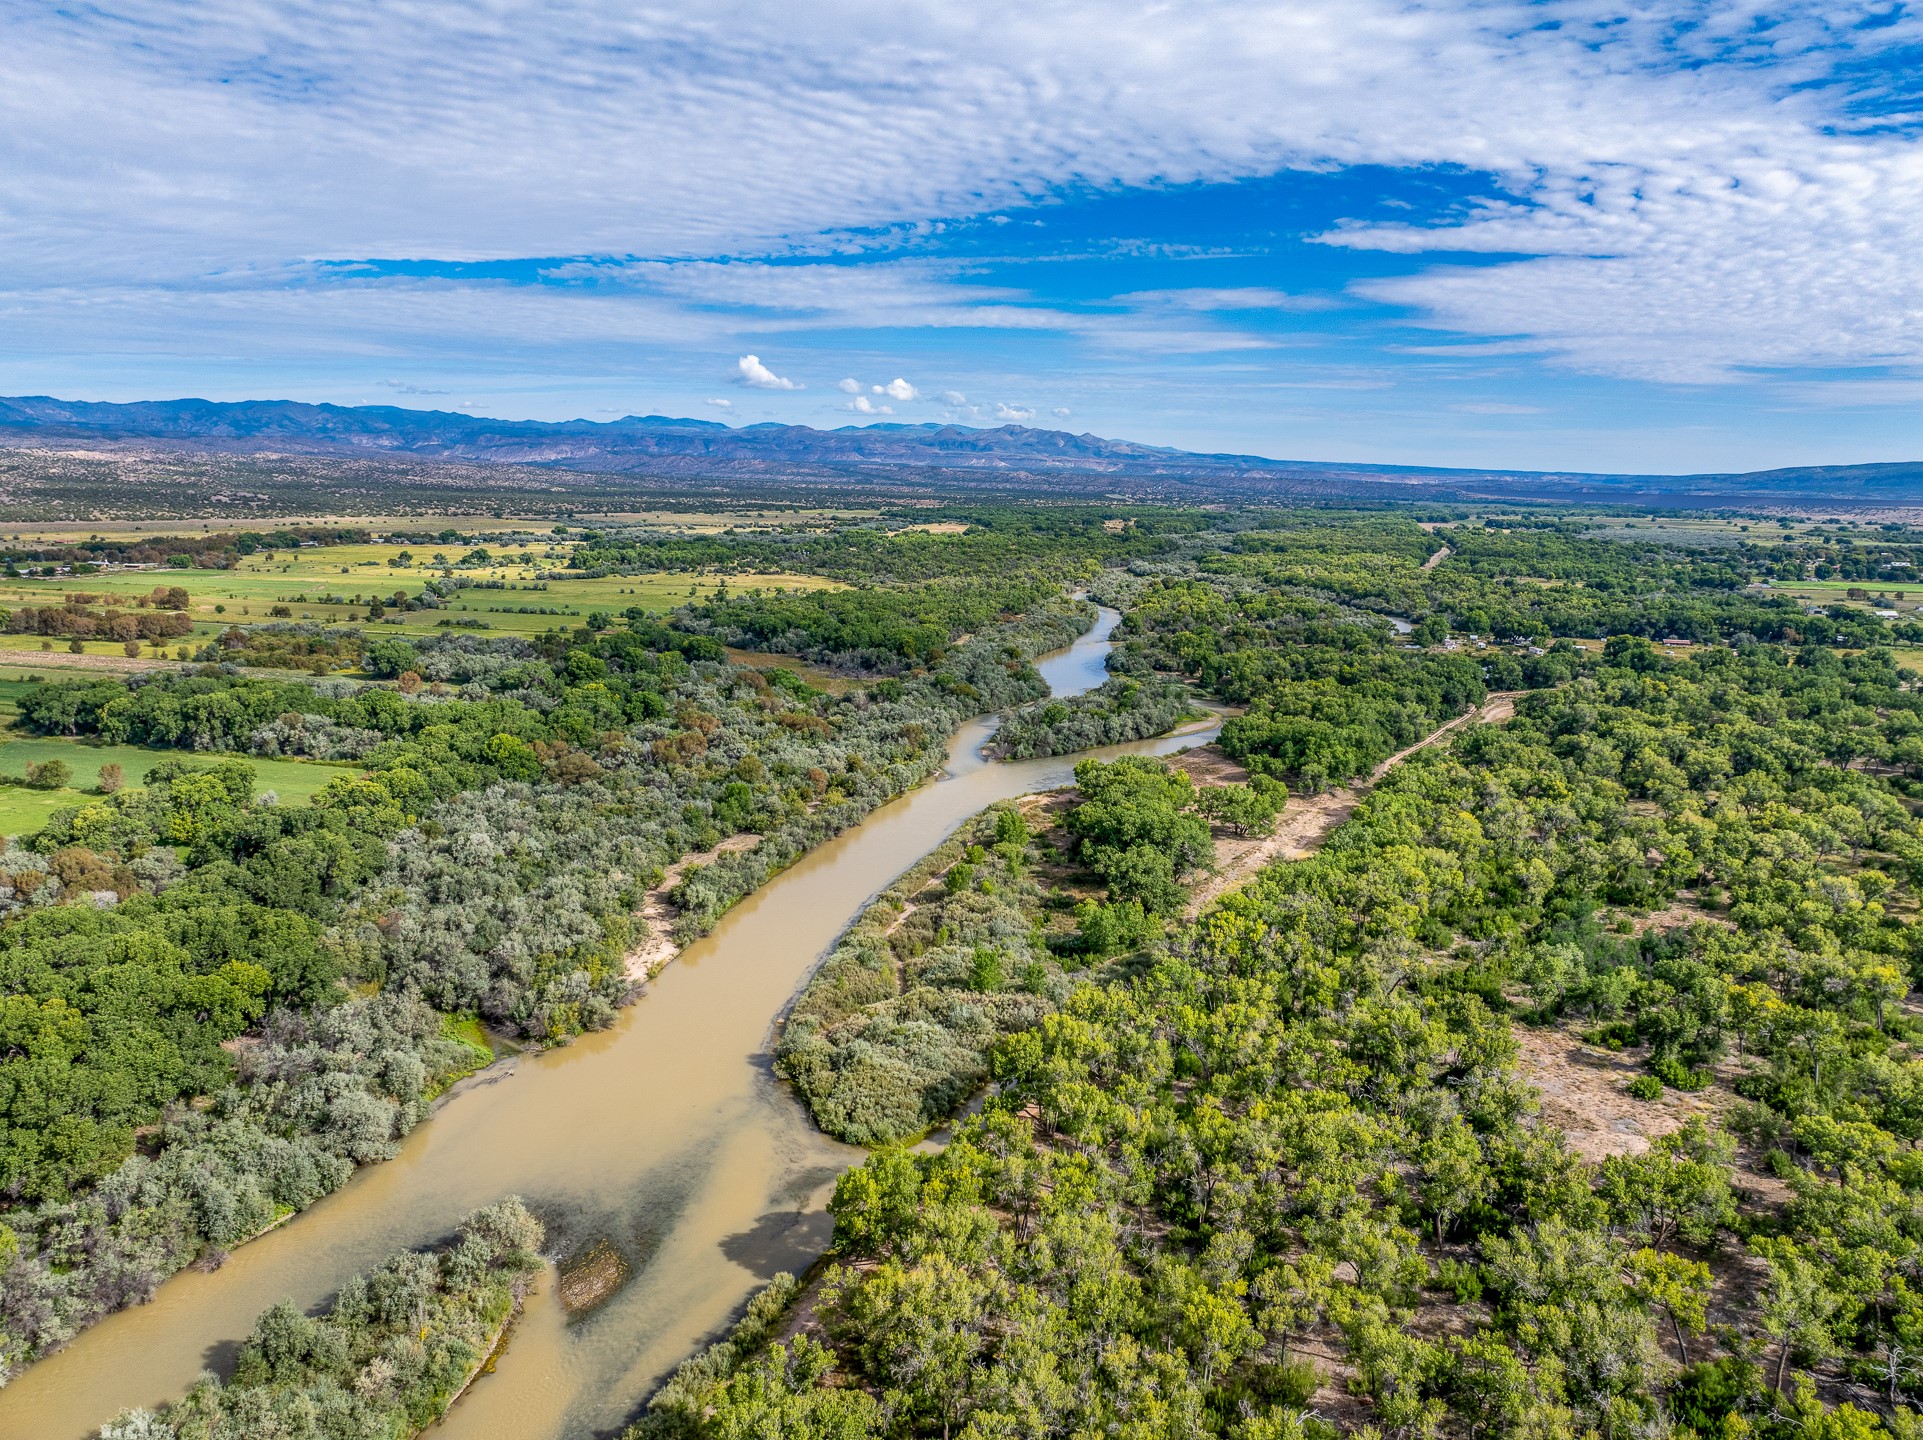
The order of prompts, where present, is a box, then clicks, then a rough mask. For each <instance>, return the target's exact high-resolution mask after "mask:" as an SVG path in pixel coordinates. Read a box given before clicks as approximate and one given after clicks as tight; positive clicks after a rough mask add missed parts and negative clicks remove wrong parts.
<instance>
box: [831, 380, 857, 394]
mask: <svg viewBox="0 0 1923 1440" xmlns="http://www.w3.org/2000/svg"><path fill="white" fill-rule="evenodd" d="M835 389H837V390H839V391H840V392H841V393H842V394H844V395H859V394H861V381H859V380H856V379H854V378H852V377H851V378H849V379H847V380H842V381H839V382H837V383H836V385H835Z"/></svg>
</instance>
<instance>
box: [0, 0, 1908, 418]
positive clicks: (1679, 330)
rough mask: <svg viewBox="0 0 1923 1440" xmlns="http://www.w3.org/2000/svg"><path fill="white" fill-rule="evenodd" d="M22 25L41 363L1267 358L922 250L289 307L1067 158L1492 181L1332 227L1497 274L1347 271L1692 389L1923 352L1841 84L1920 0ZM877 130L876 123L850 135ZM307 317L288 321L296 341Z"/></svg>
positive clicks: (909, 208)
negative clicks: (478, 264) (969, 328)
mask: <svg viewBox="0 0 1923 1440" xmlns="http://www.w3.org/2000/svg"><path fill="white" fill-rule="evenodd" d="M13 11H14V13H9V15H8V17H7V26H8V30H7V44H6V45H4V46H0V133H4V134H5V135H6V136H7V147H8V156H7V163H6V165H5V166H4V167H0V213H4V214H6V215H7V217H8V224H7V235H6V242H5V243H6V264H5V267H4V273H5V275H6V276H7V278H8V283H9V284H10V285H11V287H12V289H10V290H5V291H0V315H4V316H5V317H6V324H5V329H6V331H7V335H8V339H9V344H10V346H11V347H12V348H13V349H14V350H15V352H16V353H19V354H48V355H52V354H63V355H65V354H76V353H82V347H86V346H90V345H91V346H93V347H94V349H93V352H91V353H108V352H113V353H119V352H120V351H121V350H122V349H123V348H124V349H126V350H129V351H143V350H145V349H146V348H147V347H151V348H152V351H153V353H155V354H156V355H172V356H177V355H179V354H182V353H218V354H233V353H250V354H251V353H253V351H252V348H251V347H252V346H254V345H256V344H258V345H261V346H264V347H267V348H274V347H279V346H286V347H288V348H290V349H291V348H293V347H295V346H296V345H297V344H298V345H304V346H307V347H309V348H310V349H311V348H314V347H320V348H327V347H332V346H338V347H339V349H340V351H341V352H342V353H354V354H358V355H360V356H362V357H366V356H368V355H370V354H385V353H391V350H390V348H389V347H391V346H394V345H396V344H397V343H399V342H404V341H405V342H409V343H417V344H425V343H428V342H429V341H438V340H441V339H444V338H445V337H446V336H447V335H448V334H450V333H453V332H454V331H457V330H458V331H460V332H461V333H467V332H468V331H471V330H478V329H481V328H483V323H482V322H483V321H484V319H485V318H486V316H487V314H488V313H489V312H490V311H493V312H494V314H495V318H496V323H497V324H505V323H507V322H510V321H520V322H522V323H523V325H524V328H523V329H520V330H518V331H515V332H513V334H512V338H513V339H514V341H515V342H516V343H525V344H527V345H530V346H533V345H537V344H541V343H545V342H546V340H547V337H549V336H551V335H553V334H554V333H555V332H554V331H552V330H550V329H548V328H545V326H544V324H543V317H544V316H546V315H555V316H564V317H568V318H567V321H566V327H564V328H565V329H566V330H568V331H569V332H570V333H572V332H574V331H592V330H597V329H598V330H601V331H616V330H623V329H630V328H631V329H634V330H636V331H640V332H643V333H650V332H648V324H647V321H648V317H649V316H652V317H654V318H655V319H657V320H659V322H660V324H661V326H662V328H661V329H659V330H656V331H654V332H651V333H652V334H654V335H655V336H657V337H659V336H666V337H667V339H666V340H665V341H662V342H661V343H672V342H674V341H676V340H677V339H678V337H680V336H681V335H682V334H684V333H686V332H700V333H701V334H702V335H703V336H708V335H712V334H715V333H728V334H732V333H733V332H734V330H735V329H748V328H751V327H747V326H745V325H744V324H743V323H742V322H743V321H744V319H745V318H746V317H747V315H748V314H749V313H750V312H752V314H754V315H758V316H762V317H766V316H767V315H769V314H770V313H773V314H775V315H777V316H778V317H781V318H783V320H784V322H785V323H787V324H790V325H793V326H795V327H797V328H799V327H803V326H817V327H824V328H825V327H830V326H849V325H863V324H866V325H876V326H881V325H887V324H902V325H925V326H930V327H940V326H959V325H974V326H995V327H998V328H1002V329H1009V330H1014V329H1025V328H1033V329H1048V330H1056V331H1070V332H1076V333H1082V334H1086V335H1088V336H1091V337H1093V338H1096V339H1099V340H1100V341H1101V342H1102V343H1103V344H1104V345H1107V346H1109V347H1110V348H1114V349H1118V350H1128V349H1136V350H1156V351H1161V352H1165V353H1166V352H1179V351H1182V350H1184V349H1186V350H1189V351H1193V352H1196V353H1202V352H1206V351H1209V350H1219V349H1223V348H1238V347H1239V348H1245V349H1254V348H1256V347H1257V346H1259V345H1261V344H1263V343H1265V342H1263V341H1261V340H1260V339H1259V338H1255V337H1247V336H1236V335H1234V334H1232V333H1230V332H1228V331H1226V330H1225V329H1223V328H1221V327H1220V326H1219V325H1218V323H1217V322H1216V321H1215V320H1214V319H1212V318H1211V317H1213V316H1215V315H1217V314H1218V313H1227V314H1231V315H1232V314H1233V313H1234V312H1235V311H1237V310H1260V309H1291V308H1301V306H1302V305H1303V304H1304V303H1305V302H1304V301H1303V299H1302V297H1298V296H1290V295H1288V294H1287V293H1286V292H1284V291H1281V290H1266V289H1263V288H1261V287H1248V288H1246V289H1242V290H1236V289H1229V290H1220V291H1209V290H1198V291H1194V292H1186V291H1164V292H1153V291H1151V292H1142V293H1141V294H1139V295H1137V296H1136V297H1135V298H1134V299H1133V300H1131V301H1129V302H1128V308H1129V310H1130V314H1129V315H1126V316H1115V315H1110V316H1108V317H1104V318H1102V319H1099V320H1098V319H1097V318H1094V317H1088V316H1075V315H1068V316H1064V315H1062V314H1059V313H1053V312H1048V311H1045V310H1043V309H1042V308H1041V307H1037V306H1033V305H1029V304H1027V303H1025V297H1021V296H1019V295H1009V294H1005V293H1004V294H999V295H998V294H996V293H994V292H993V291H992V290H991V289H990V288H989V287H987V286H979V287H977V286H974V285H973V284H968V285H964V284H961V283H958V281H957V280H956V276H955V274H954V273H953V272H950V273H945V274H943V273H937V272H936V271H934V270H931V269H926V268H924V269H923V270H922V271H920V272H916V271H912V270H906V269H890V268H888V267H884V266H875V265H867V264H860V263H848V264H835V265H827V264H822V265H793V266H783V265H739V264H713V265H703V264H700V263H691V262H684V261H673V262H648V263H649V264H650V265H653V266H654V267H655V268H654V269H653V270H652V271H650V272H648V273H649V277H650V278H649V279H648V281H647V283H648V284H651V285H652V286H654V290H653V291H652V292H651V295H650V296H648V297H643V298H642V300H640V301H639V302H637V303H636V304H634V305H626V304H625V303H624V302H623V301H622V300H620V299H618V298H615V297H611V296H608V295H606V294H597V295H593V296H584V297H574V298H575V299H578V304H579V311H586V310H596V311H598V312H604V313H607V314H609V315H611V316H612V317H613V318H607V319H601V318H596V319H593V320H589V319H586V318H574V317H575V316H576V315H577V314H578V313H579V311H576V310H570V309H569V308H568V304H569V301H568V300H559V301H557V300H548V299H544V300H542V301H541V302H539V303H535V302H522V301H518V300H507V301H503V302H502V303H501V304H500V306H499V307H498V309H496V307H495V306H494V303H493V302H494V301H495V300H496V299H497V298H498V297H499V295H500V290H499V289H498V288H491V287H489V286H488V285H487V284H485V283H484V282H476V281H470V280H446V281H439V282H434V283H433V284H428V285H423V284H418V283H414V282H413V281H412V280H386V281H379V282H370V283H369V288H368V290H367V291H366V292H363V293H358V294H354V295H350V296H348V297H347V298H346V299H339V298H336V297H333V296H330V297H327V298H326V299H324V300H323V299H320V298H316V297H315V296H314V295H312V294H307V295H302V294H296V293H291V292H294V291H297V290H299V289H300V287H303V286H307V287H313V280H314V277H313V275H312V273H311V272H310V271H308V270H307V269H305V268H304V261H305V259H307V258H311V257H335V258H344V259H350V260H359V259H364V258H365V257H368V256H406V257H442V258H448V259H472V260H491V259H503V258H517V257H527V256H562V255H582V254H589V255H603V254H604V255H617V256H625V255H650V256H669V257H689V256H748V255H760V256H776V257H779V256H783V255H792V254H798V253H802V252H810V253H819V251H820V250H821V249H822V248H824V245H825V246H826V247H827V248H832V246H833V245H834V244H835V243H844V244H845V248H847V249H850V250H854V249H859V248H860V246H861V243H862V242H861V241H860V238H859V237H860V236H861V235H863V234H867V233H871V232H876V231H880V230H883V229H889V227H894V229H893V230H891V232H890V233H894V232H895V231H899V232H901V233H910V232H913V231H914V229H915V227H920V226H926V225H929V224H931V223H933V222H937V221H940V220H943V219H944V218H949V217H957V216H963V215H978V216H985V217H996V218H1003V219H1005V218H1008V217H1006V216H1001V215H999V214H998V212H1000V211H1002V210H1003V209H1004V208H1006V207H1012V206H1017V205H1022V204H1024V203H1026V202H1027V201H1029V200H1031V199H1033V198H1034V197H1036V196H1045V195H1048V194H1051V193H1054V192H1056V191H1057V190H1059V189H1061V188H1062V187H1065V186H1071V185H1073V186H1078V187H1087V188H1090V189H1094V190H1098V191H1100V190H1114V189H1118V188H1122V187H1128V186H1153V185H1175V184H1183V183H1188V182H1207V181H1232V180H1237V179H1243V178H1247V177H1252V176H1261V175H1268V174H1274V173H1276V172H1278V171H1281V170H1284V169H1290V168H1295V169H1313V170H1320V171H1327V170H1331V169H1337V168H1340V167H1344V166H1352V165H1362V164H1367V165H1379V166H1390V167H1404V168H1413V167H1434V168H1438V169H1444V170H1446V169H1448V168H1449V167H1460V168H1464V169H1467V170H1471V171H1476V172H1488V173H1491V174H1493V175H1495V176H1497V177H1499V178H1500V180H1501V183H1502V185H1503V186H1504V187H1506V189H1507V191H1508V192H1509V195H1510V197H1511V198H1509V199H1506V200H1499V201H1492V202H1491V203H1489V204H1486V205H1484V206H1482V207H1480V208H1479V209H1477V210H1476V211H1474V212H1473V213H1472V214H1469V215H1467V216H1465V217H1460V218H1452V219H1448V220H1445V221H1443V222H1439V223H1432V224H1413V225H1403V226H1382V225H1374V226H1370V225H1363V226H1349V227H1344V228H1341V229H1339V230H1337V231H1335V232H1333V233H1332V235H1331V236H1330V237H1329V238H1330V239H1331V240H1332V242H1333V243H1338V244H1342V245H1347V246H1352V247H1367V248H1374V249H1379V250H1388V251H1395V252H1400V253H1407V254H1425V253H1434V252H1439V251H1460V252H1464V253H1476V254H1482V255H1486V256H1489V257H1492V258H1491V261H1490V263H1486V264H1481V265H1475V266H1459V265H1452V266H1448V267H1444V268H1439V269H1436V270H1433V271H1429V272H1425V273H1423V274H1419V275H1416V276H1412V277H1402V278H1398V279H1393V280H1379V281H1375V282H1372V283H1370V284H1368V285H1366V286H1361V287H1358V291H1357V293H1358V295H1359V296H1360V297H1362V298H1366V299H1372V300H1376V301H1382V302H1387V303H1392V304H1396V305H1402V306H1408V307H1410V308H1411V310H1412V311H1413V313H1414V315H1415V316H1416V318H1417V319H1418V320H1420V321H1421V322H1423V323H1426V324H1429V325H1432V326H1434V327H1436V328H1438V329H1441V330H1445V331H1453V332H1456V333H1461V334H1464V335H1470V336H1498V337H1506V338H1508V339H1510V340H1512V341H1521V342H1523V343H1525V344H1527V345H1529V346H1532V347H1533V348H1534V351H1535V353H1538V354H1542V355H1546V356H1549V357H1551V358H1553V359H1555V360H1556V361H1558V362H1561V363H1564V364H1568V365H1571V366H1575V367H1577V368H1580V369H1584V370H1593V371H1598V372H1601V373H1607V374H1618V375H1627V376H1635V377H1642V378H1655V379H1663V380H1674V381H1686V382H1701V381H1716V380H1729V379H1732V378H1736V377H1741V376H1743V375H1745V374H1747V373H1749V372H1750V371H1751V370H1753V369H1754V368H1755V367H1778V368H1789V367H1804V366H1830V367H1851V366H1885V365H1898V366H1901V365H1908V364H1916V363H1923V267H1919V266H1918V265H1917V264H1916V263H1915V258H1914V257H1915V256H1916V255H1917V254H1918V253H1920V252H1923V156H1920V154H1919V148H1918V144H1917V142H1916V140H1915V139H1914V136H1913V133H1912V129H1910V128H1906V127H1905V126H1904V125H1901V124H1894V125H1889V126H1887V127H1883V128H1876V127H1874V126H1872V125H1869V124H1867V123H1865V122H1864V121H1863V120H1862V118H1861V117H1860V116H1859V115H1857V114H1855V113H1853V112H1852V111H1851V109H1850V108H1849V107H1850V106H1851V105H1852V104H1853V103H1855V102H1856V101H1857V100H1859V99H1860V98H1861V97H1862V96H1863V95H1864V93H1865V92H1864V89H1863V87H1864V85H1866V84H1867V83H1869V81H1868V80H1866V78H1865V77H1871V76H1874V75H1875V74H1876V73H1877V67H1878V66H1881V67H1882V72H1883V73H1884V74H1886V75H1888V76H1890V77H1891V81H1890V83H1891V84H1892V85H1894V84H1896V83H1897V82H1898V81H1899V80H1900V78H1901V67H1902V66H1903V65H1905V64H1906V63H1907V62H1906V61H1905V60H1904V55H1905V51H1904V49H1903V47H1905V46H1913V45H1915V44H1917V43H1918V40H1919V38H1920V37H1923V15H1919V14H1918V13H1915V12H1914V11H1913V10H1909V9H1900V8H1892V7H1891V6H1890V5H1889V3H1888V0H1821V3H1818V4H1805V5H1801V6H1796V5H1788V6H1783V5H1779V6H1777V7H1774V8H1770V7H1765V6H1764V5H1762V4H1760V3H1758V0H1664V3H1661V4H1653V5H1631V6H1621V5H1617V6H1607V5H1601V4H1597V3H1595V0H1540V3H1531V0H1427V3H1422V4H1411V3H1408V0H1198V3H1196V4H1194V5H1191V6H1186V7H1175V8H1170V7H1154V6H1140V7H1117V6H1115V5H1113V4H1111V3H1102V0H1020V3H1018V0H981V3H979V4H977V5H975V6H971V7H967V8H966V9H957V8H955V7H936V6H931V7H903V6H900V5H899V4H893V3H883V0H849V3H847V4H844V5H841V6H837V7H831V8H830V9H829V10H827V11H823V10H821V9H820V7H812V8H811V7H794V6H774V5H769V4H765V3H755V0H722V3H721V4H720V5H719V6H717V7H693V8H689V7H682V8H679V9H677V8H675V7H652V8H649V7H636V6H633V5H631V4H623V3H619V0H560V3H537V0H495V3H492V4H490V5H487V6H483V7H475V6H472V5H468V4H461V3H457V0H418V3H415V4H410V5H408V6H406V7H388V8H385V9H382V8H375V9H371V10H367V9H363V10H357V11H355V12H353V14H352V16H351V17H349V16H348V14H347V12H344V11H343V10H341V8H340V7H338V6H337V5H332V4H328V3H326V0H276V3H273V4H267V3H263V0H115V3H114V4H113V5H112V6H39V7H30V6H29V7H22V6H16V7H13ZM1871 22H1874V23H1871ZM877 34H885V35H886V37H887V38H886V43H885V44H877V43H875V42H874V37H875V36H876V35H877ZM1224 34H1233V36H1234V38H1235V43H1234V44H1233V45H1232V46H1225V45H1224V44H1223V43H1222V37H1223V35H1224ZM1839 76H1840V77H1841V78H1840V79H1839ZM1843 81H1847V82H1848V83H1843ZM863 133H868V134H876V133H885V134H887V135H888V136H889V137H890V142H891V143H889V144H887V145H877V146H867V147H862V146H855V147H851V146H848V145H846V144H845V143H843V140H844V137H846V136H848V135H850V134H863ZM903 155H911V156H913V163H912V164H903V163H902V160H901V157H902V156H903ZM1004 233H1006V232H1004ZM824 234H828V235H830V240H829V241H827V242H824V241H823V239H822V237H823V236H824ZM833 237H842V240H841V241H840V242H837V241H836V240H835V239H834V238H833ZM1510 255H1524V256H1539V257H1543V258H1538V259H1525V260H1521V261H1512V260H1507V259H1503V258H1499V257H1505V256H1510ZM784 272H785V273H784ZM837 272H838V273H837ZM341 288H345V287H341ZM390 293H391V294H398V295H401V296H402V297H403V304H402V305H401V306H400V307H399V309H398V311H397V312H395V313H389V312H388V310H387V308H386V306H385V305H384V303H382V302H383V301H384V297H385V296H386V295H387V294H390ZM56 295H57V296H60V297H62V299H60V300H58V301H56V300H55V299H53V297H55V296H56ZM370 296H371V298H370ZM1180 296H1186V297H1187V298H1186V299H1182V298H1173V297H1180ZM1149 297H1159V298H1149ZM903 298H905V299H906V300H908V301H910V302H912V303H908V304H903V305H899V306H895V305H893V304H892V303H891V302H892V301H894V300H900V299H903ZM650 306H651V307H652V308H649V307H650ZM292 313H299V314H303V315H306V316H308V317H309V318H310V320H311V322H312V324H311V328H310V329H308V330H305V331H301V332H298V333H295V334H283V333H280V332H276V331H275V330H274V328H273V327H274V325H275V323H276V321H277V320H278V319H279V318H281V317H283V316H285V315H288V314H292ZM23 314H24V318H25V319H26V320H27V321H28V322H30V323H28V324H27V325H26V326H25V327H24V328H22V326H21V324H20V321H21V320H22V318H23ZM62 315H65V316H68V317H72V318H73V319H74V322H75V324H74V328H73V329H72V330H71V331H67V330H63V329H62V328H61V326H60V325H59V324H58V323H57V322H58V320H59V318H60V317H61V316H62ZM443 316H445V317H451V318H446V319H445V321H444V322H443V318H442V317H443ZM1181 316H1187V317H1188V323H1179V317H1181ZM183 320H184V321H185V322H186V326H185V328H182V327H181V326H180V325H179V323H178V322H180V321H183ZM410 324H412V325H415V326H417V327H418V328H416V329H413V330H410V329H408V326H409V325H410ZM437 327H439V328H437ZM767 328H768V327H766V326H762V327H760V329H758V330H754V331H753V333H757V334H760V333H765V332H766V329H767ZM236 341H237V342H239V344H238V346H237V345H236V343H235V342H236ZM738 343H749V342H747V341H745V340H743V341H741V342H738ZM30 347H33V348H30ZM196 347H198V349H196Z"/></svg>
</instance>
